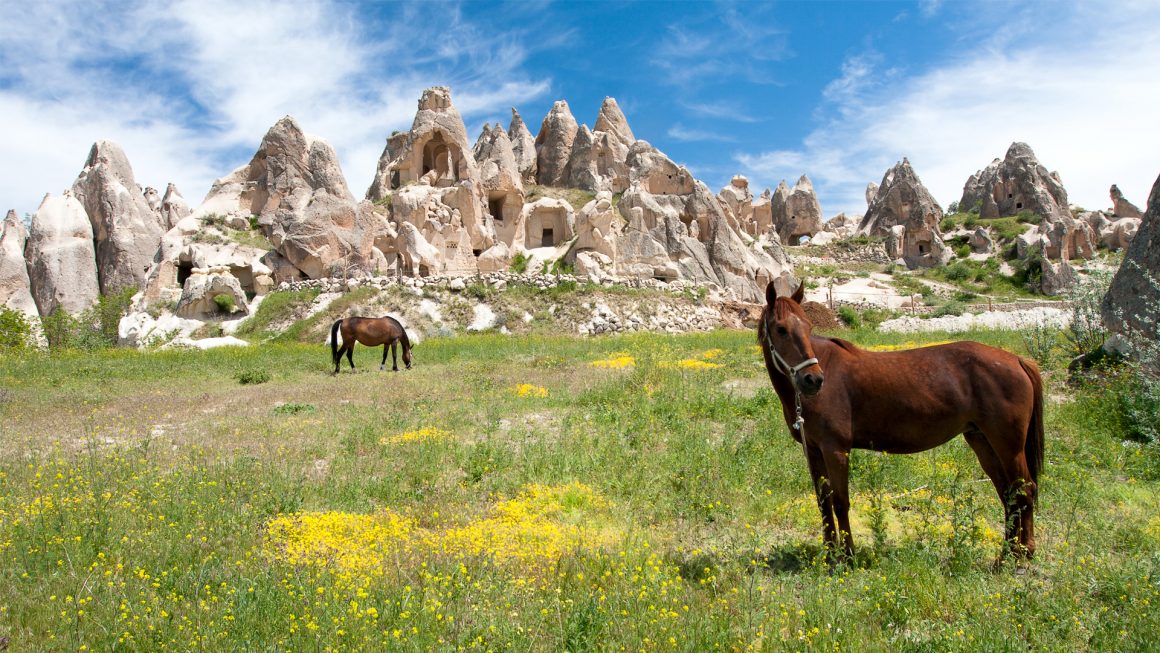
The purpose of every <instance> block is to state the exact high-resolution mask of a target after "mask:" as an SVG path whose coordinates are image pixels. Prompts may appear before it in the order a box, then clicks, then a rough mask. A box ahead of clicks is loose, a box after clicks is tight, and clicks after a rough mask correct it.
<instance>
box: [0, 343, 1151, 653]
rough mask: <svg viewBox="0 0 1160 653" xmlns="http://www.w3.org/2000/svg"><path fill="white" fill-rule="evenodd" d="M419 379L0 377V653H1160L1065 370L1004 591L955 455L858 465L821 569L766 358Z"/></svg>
mask: <svg viewBox="0 0 1160 653" xmlns="http://www.w3.org/2000/svg"><path fill="white" fill-rule="evenodd" d="M849 335H850V337H852V338H853V339H855V340H857V341H858V342H860V343H861V344H864V345H879V346H900V345H901V346H913V344H914V343H909V344H907V343H906V341H907V340H908V339H909V338H908V337H906V336H899V335H887V334H877V333H873V332H855V333H852V334H849ZM971 337H972V338H974V339H979V340H983V341H985V342H989V343H991V344H996V345H999V346H1003V347H1006V348H1009V349H1012V350H1014V351H1020V352H1021V349H1022V345H1021V344H1020V343H1021V341H1020V339H1019V337H1018V335H1015V334H1003V333H978V334H972V336H971ZM923 338H925V339H928V340H945V339H947V336H946V335H945V334H933V335H929V336H923ZM414 355H415V368H414V369H413V370H411V371H409V372H401V373H397V374H396V373H390V372H385V373H381V372H378V371H377V364H378V361H379V357H380V356H381V354H380V353H379V352H378V351H375V352H372V351H370V350H367V349H366V348H361V347H360V348H359V349H358V350H357V351H356V364H358V365H359V367H360V369H359V370H358V371H357V372H355V373H351V372H350V371H349V369H344V371H343V373H342V374H341V375H339V376H338V377H332V376H330V375H329V374H328V372H329V370H330V368H331V364H330V361H329V350H328V349H326V348H324V347H323V346H321V345H303V344H294V343H286V344H270V345H262V346H259V347H251V348H248V349H222V350H214V351H209V352H185V351H178V352H154V353H138V352H134V351H125V350H110V351H105V352H100V353H94V354H80V353H76V354H70V353H66V354H56V355H51V356H49V355H41V354H36V355H30V356H24V357H21V358H13V357H11V356H9V357H6V358H4V359H0V452H2V453H3V456H2V457H0V638H2V639H0V641H7V643H8V648H9V650H13V651H40V650H68V651H77V650H88V651H121V650H126V651H158V650H177V651H189V650H207V651H227V650H246V651H251V650H252V651H286V650H293V651H337V650H369V651H379V650H401V651H428V650H431V651H457V650H467V651H489V650H491V651H506V650H512V651H563V650H567V651H588V650H607V651H622V650H623V651H640V650H645V651H712V650H724V651H746V650H772V651H782V650H786V651H822V650H825V651H832V650H859V651H861V650H868V651H947V650H970V651H1017V650H1018V651H1025V650H1029V649H1031V650H1050V651H1141V650H1156V649H1157V648H1160V642H1158V641H1157V639H1156V633H1158V632H1160V613H1158V611H1157V602H1160V577H1158V575H1157V571H1158V569H1157V567H1158V565H1160V544H1158V542H1160V517H1158V515H1160V496H1158V493H1157V489H1158V486H1160V456H1158V455H1157V452H1156V450H1155V449H1145V448H1142V447H1140V446H1138V445H1134V444H1132V443H1124V442H1122V441H1121V439H1120V437H1119V433H1118V426H1117V424H1118V422H1117V420H1116V417H1115V414H1114V413H1115V411H1114V409H1113V404H1114V401H1113V399H1114V398H1113V397H1111V396H1110V395H1109V392H1108V391H1107V390H1106V389H1103V388H1099V387H1089V388H1081V389H1078V390H1077V389H1073V388H1068V387H1066V386H1064V385H1063V380H1062V376H1063V375H1062V373H1061V372H1060V371H1058V370H1048V371H1047V374H1046V377H1047V380H1048V384H1049V404H1048V410H1047V467H1046V472H1045V476H1044V478H1043V479H1042V482H1041V490H1040V497H1041V498H1040V501H1041V503H1040V513H1039V515H1038V527H1039V555H1038V557H1037V559H1036V560H1035V562H1034V564H1033V565H1032V566H1031V567H1030V569H1028V570H1026V573H1015V571H1014V570H1013V569H1011V568H1010V567H1009V566H1008V567H1005V568H1001V569H998V570H996V569H993V563H994V561H995V559H996V557H997V555H998V553H999V550H1000V542H999V537H998V533H999V532H1001V530H1002V525H1001V518H1000V515H1001V510H1000V505H999V501H998V499H997V497H995V496H994V495H993V492H992V489H991V486H990V484H989V482H987V481H986V479H985V477H984V476H983V474H982V471H981V469H980V468H979V466H978V464H977V462H976V461H975V460H974V458H973V455H972V454H971V452H970V450H969V449H968V448H967V446H966V445H965V443H964V442H962V440H961V439H960V440H955V441H953V442H951V443H950V444H948V445H946V446H944V447H942V448H940V449H938V450H935V451H933V452H928V453H924V454H918V455H913V456H884V455H878V454H870V453H866V452H856V453H855V456H854V459H853V472H852V479H851V485H852V488H853V490H854V498H853V501H854V506H853V511H854V522H855V523H854V529H855V538H856V542H857V544H858V545H859V547H860V549H859V555H858V559H857V560H856V562H855V564H852V565H849V566H841V567H838V568H834V569H831V568H830V567H828V566H827V565H826V564H825V562H824V561H823V559H822V556H821V555H820V553H821V551H820V544H819V542H820V528H819V526H820V518H819V516H818V515H817V509H816V507H815V506H814V501H813V498H812V493H811V490H810V487H809V481H808V474H807V472H806V468H805V463H804V460H803V456H802V452H801V449H800V447H799V446H798V445H796V444H795V443H794V442H793V441H792V440H791V439H790V437H789V436H788V434H787V432H786V431H787V430H786V427H785V425H784V423H782V421H781V419H780V410H779V409H778V407H777V402H776V399H775V397H774V395H773V394H772V392H771V390H770V389H769V382H768V379H767V378H766V376H765V371H764V368H763V367H762V365H761V362H760V355H759V353H758V351H757V348H756V345H755V342H754V337H753V334H752V333H749V332H730V331H720V332H714V333H710V334H690V335H682V336H664V335H638V336H631V337H616V338H591V339H581V338H570V337H549V336H523V337H503V336H496V335H479V336H470V337H456V338H440V339H432V340H428V341H427V342H424V343H423V344H422V345H420V346H419V347H417V348H416V350H415V352H414ZM259 372H265V373H266V374H265V376H268V379H269V380H268V381H266V382H264V383H247V384H243V383H241V382H240V381H239V379H244V380H247V381H255V380H257V381H260V380H261V379H262V377H263V376H264V375H263V374H260V373H259ZM0 648H3V647H2V646H0Z"/></svg>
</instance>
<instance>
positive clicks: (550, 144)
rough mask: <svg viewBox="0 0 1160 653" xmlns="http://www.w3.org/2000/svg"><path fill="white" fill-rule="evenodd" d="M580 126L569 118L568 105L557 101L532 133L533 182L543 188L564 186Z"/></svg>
mask: <svg viewBox="0 0 1160 653" xmlns="http://www.w3.org/2000/svg"><path fill="white" fill-rule="evenodd" d="M579 130H580V126H579V125H577V124H576V119H575V118H573V117H572V111H571V110H570V109H568V103H567V102H565V101H564V100H559V101H557V102H556V103H555V104H553V105H552V110H551V111H549V112H548V115H546V116H544V122H543V124H541V125H540V132H539V133H538V134H536V182H537V183H539V184H541V185H544V186H564V185H565V184H566V182H567V179H568V161H569V159H571V157H572V144H573V142H575V140H576V132H578V131H579Z"/></svg>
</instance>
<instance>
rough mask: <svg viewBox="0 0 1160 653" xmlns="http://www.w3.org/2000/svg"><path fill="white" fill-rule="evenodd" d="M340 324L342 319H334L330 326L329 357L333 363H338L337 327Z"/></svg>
mask: <svg viewBox="0 0 1160 653" xmlns="http://www.w3.org/2000/svg"><path fill="white" fill-rule="evenodd" d="M340 326H342V320H335V321H334V324H332V325H331V326H330V357H331V359H332V362H333V363H334V364H335V365H338V327H340Z"/></svg>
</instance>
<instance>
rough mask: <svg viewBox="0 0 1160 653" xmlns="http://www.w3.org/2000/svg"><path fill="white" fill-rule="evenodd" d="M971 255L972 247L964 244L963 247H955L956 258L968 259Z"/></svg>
mask: <svg viewBox="0 0 1160 653" xmlns="http://www.w3.org/2000/svg"><path fill="white" fill-rule="evenodd" d="M970 255H971V246H970V245H968V244H966V243H963V244H962V245H955V256H957V257H959V258H967V257H968V256H970Z"/></svg>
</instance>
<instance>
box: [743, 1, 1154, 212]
mask: <svg viewBox="0 0 1160 653" xmlns="http://www.w3.org/2000/svg"><path fill="white" fill-rule="evenodd" d="M1113 14H1114V15H1116V16H1117V17H1118V18H1116V19H1113V18H1112V15H1113ZM977 45H978V46H979V47H978V49H977V50H976V51H975V52H976V53H975V54H973V55H971V56H967V57H964V58H962V59H960V60H957V61H953V62H951V63H948V64H946V65H943V66H940V67H937V68H935V69H933V70H930V71H928V72H925V73H922V74H919V75H917V76H913V77H909V78H902V77H900V76H898V75H897V74H896V73H895V72H892V71H886V73H885V74H884V73H883V71H882V70H881V65H882V62H881V60H880V59H878V58H877V56H876V55H872V56H867V55H865V54H863V55H855V56H852V57H850V58H849V59H848V60H847V62H846V65H845V66H843V74H842V76H841V77H840V78H839V79H837V80H835V81H834V82H833V83H831V84H830V86H828V87H827V89H826V93H825V97H826V101H827V102H828V104H826V105H825V106H823V108H822V112H823V113H824V114H825V115H826V116H827V117H826V118H824V119H823V120H821V124H820V126H819V127H818V128H817V129H815V130H814V131H813V132H811V133H810V134H809V135H808V136H807V137H806V138H805V139H804V140H803V141H802V144H801V146H800V147H798V148H793V149H789V150H779V151H770V152H759V153H750V152H743V153H739V154H737V155H736V157H735V159H736V160H737V161H738V162H739V163H740V164H741V165H742V166H743V168H744V169H745V171H746V172H747V174H749V175H751V176H752V177H757V178H759V179H762V180H764V181H768V182H773V181H775V180H776V179H778V178H781V177H790V178H792V176H793V175H796V174H800V172H806V173H807V174H809V175H810V177H811V179H813V181H814V183H815V186H816V187H817V189H818V193H819V197H820V199H821V201H822V205H823V209H824V210H825V211H826V213H827V214H828V215H833V214H836V213H838V212H839V211H854V212H863V211H864V210H865V199H864V189H865V186H866V183H867V182H870V181H874V182H876V183H877V182H878V181H879V180H880V178H881V176H882V174H883V173H884V172H885V170H886V169H887V168H888V167H890V166H891V165H893V164H894V163H895V162H897V161H898V160H901V159H902V158H903V157H904V156H905V157H908V158H909V159H910V162H911V163H912V164H913V165H914V167H915V170H916V171H917V172H918V173H919V175H920V177H921V178H922V180H923V183H924V184H925V185H926V186H927V187H928V188H929V189H930V191H931V192H932V193H933V194H934V196H935V197H936V198H937V199H938V200H939V202H940V203H942V204H943V205H944V206H945V205H946V204H947V203H949V202H951V201H953V200H957V199H959V196H960V195H961V194H962V186H963V183H964V182H965V181H966V180H967V178H968V177H969V176H970V175H971V174H972V173H974V172H975V171H976V170H977V169H979V168H982V167H983V166H985V165H986V164H988V163H989V162H990V161H991V160H992V159H993V158H995V157H1002V156H1003V154H1004V153H1005V152H1006V150H1007V147H1008V146H1009V145H1010V144H1011V143H1012V142H1013V141H1023V142H1026V143H1028V144H1030V145H1031V147H1032V148H1033V149H1034V150H1035V153H1036V155H1037V156H1038V158H1039V160H1040V161H1041V162H1042V163H1043V164H1044V165H1046V166H1047V167H1048V168H1049V169H1051V170H1057V171H1059V173H1060V175H1061V177H1062V178H1063V182H1064V185H1065V187H1066V188H1067V189H1068V195H1069V199H1070V200H1071V202H1072V203H1073V204H1078V205H1082V206H1085V207H1087V208H1104V207H1106V206H1108V205H1109V204H1110V202H1109V200H1108V187H1109V186H1110V185H1111V184H1112V183H1117V184H1119V186H1120V188H1121V190H1123V191H1124V193H1125V194H1126V195H1127V197H1128V198H1129V199H1130V200H1132V201H1133V202H1135V203H1137V204H1139V205H1143V203H1144V202H1145V201H1146V198H1147V194H1148V192H1149V190H1150V189H1151V186H1152V183H1153V182H1154V181H1155V179H1156V175H1157V173H1160V160H1157V158H1156V155H1155V147H1156V144H1157V143H1160V122H1157V121H1156V120H1155V117H1154V114H1155V107H1156V106H1160V17H1158V16H1157V15H1155V14H1154V12H1153V13H1151V14H1150V13H1149V12H1147V11H1146V10H1144V9H1143V8H1141V10H1140V11H1138V12H1132V11H1129V10H1128V9H1127V8H1125V9H1124V10H1122V11H1121V12H1119V13H1118V14H1116V12H1106V13H1105V12H1101V15H1100V20H1099V21H1095V20H1094V19H1093V17H1092V16H1085V15H1083V12H1082V11H1081V12H1080V13H1079V14H1077V15H1075V16H1072V17H1070V18H1069V19H1068V20H1066V21H1062V22H1061V23H1060V24H1056V25H1052V26H1050V27H1049V28H1048V27H1045V28H1044V30H1043V32H1042V33H1036V32H1030V31H1027V29H1026V25H1023V26H1020V25H1017V24H1009V25H1007V27H1006V28H1005V30H1003V32H1002V33H1001V34H997V36H996V37H995V38H994V39H993V40H991V41H990V42H981V43H979V44H977ZM883 80H885V81H883Z"/></svg>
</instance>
